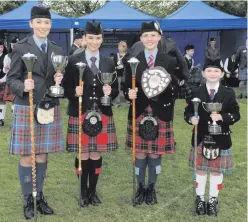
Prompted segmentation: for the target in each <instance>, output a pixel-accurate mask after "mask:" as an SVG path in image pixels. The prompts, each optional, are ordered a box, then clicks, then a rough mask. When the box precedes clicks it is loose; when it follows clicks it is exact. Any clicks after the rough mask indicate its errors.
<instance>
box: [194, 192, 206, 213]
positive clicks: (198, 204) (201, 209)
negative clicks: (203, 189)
mask: <svg viewBox="0 0 248 222" xmlns="http://www.w3.org/2000/svg"><path fill="white" fill-rule="evenodd" d="M195 212H196V214H197V215H205V214H206V204H205V201H202V200H201V197H200V196H196V200H195Z"/></svg>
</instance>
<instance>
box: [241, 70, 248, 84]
mask: <svg viewBox="0 0 248 222" xmlns="http://www.w3.org/2000/svg"><path fill="white" fill-rule="evenodd" d="M247 70H248V69H247V67H245V68H243V69H239V80H240V81H246V80H247V73H248V71H247Z"/></svg>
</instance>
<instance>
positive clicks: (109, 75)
mask: <svg viewBox="0 0 248 222" xmlns="http://www.w3.org/2000/svg"><path fill="white" fill-rule="evenodd" d="M114 75H116V76H115V79H114V80H113V76H114ZM97 77H98V79H99V81H100V82H101V83H102V84H103V85H105V86H108V85H111V84H112V83H113V82H114V81H115V80H116V78H117V73H116V72H102V73H98V74H97ZM101 103H102V105H103V106H110V105H111V98H110V97H109V96H108V95H104V96H103V97H102V98H101Z"/></svg>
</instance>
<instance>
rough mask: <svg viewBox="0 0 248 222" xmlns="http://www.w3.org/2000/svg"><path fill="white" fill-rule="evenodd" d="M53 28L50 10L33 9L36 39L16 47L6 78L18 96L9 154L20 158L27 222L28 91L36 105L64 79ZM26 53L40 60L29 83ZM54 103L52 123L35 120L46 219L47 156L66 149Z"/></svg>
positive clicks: (30, 205)
mask: <svg viewBox="0 0 248 222" xmlns="http://www.w3.org/2000/svg"><path fill="white" fill-rule="evenodd" d="M51 25H52V22H51V14H50V12H49V9H47V8H43V7H36V6H35V7H33V8H32V10H31V19H30V27H31V28H32V29H33V36H30V37H27V38H25V39H23V40H21V41H19V42H18V43H16V45H15V47H14V49H13V52H12V58H11V65H10V70H9V72H8V74H7V84H8V87H9V89H10V90H11V92H12V93H13V94H14V95H15V99H14V102H13V103H14V112H13V120H12V128H11V138H10V148H9V153H10V154H16V155H20V156H21V160H20V162H19V165H18V172H19V179H20V184H21V188H22V193H23V197H24V217H25V218H26V219H31V218H32V217H34V204H33V201H34V199H33V196H32V191H33V183H32V158H31V138H30V130H31V129H30V120H29V96H28V95H29V91H30V90H33V97H34V101H33V102H34V105H35V104H36V103H37V102H38V101H40V100H41V99H42V98H43V96H44V95H45V94H46V90H47V89H48V88H50V86H53V85H55V83H58V84H60V83H61V80H62V77H63V76H62V74H61V73H55V70H54V68H53V65H52V62H51V59H50V58H51V53H52V52H54V53H56V54H61V53H62V50H61V48H60V47H58V46H57V45H56V44H55V43H54V42H51V41H49V40H48V39H47V36H48V34H49V33H50V29H51ZM27 53H31V54H34V55H36V56H37V60H36V61H35V63H34V67H33V71H32V74H33V77H32V79H28V71H27V69H26V66H25V64H24V62H23V60H22V56H23V55H24V54H27ZM54 103H55V104H56V105H55V107H54V110H55V111H54V121H53V122H52V123H49V124H46V125H41V124H39V123H38V122H37V121H36V120H34V142H35V153H36V157H35V160H36V188H37V197H36V199H37V210H38V211H39V213H41V214H45V215H51V214H54V211H53V210H52V208H51V207H49V206H48V203H47V201H46V199H45V198H44V195H43V192H42V190H43V184H44V179H45V175H46V169H47V155H48V153H55V152H59V151H63V148H64V147H63V146H64V145H63V135H62V129H63V127H62V120H61V115H60V107H59V100H58V99H55V98H54Z"/></svg>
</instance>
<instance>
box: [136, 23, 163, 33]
mask: <svg viewBox="0 0 248 222" xmlns="http://www.w3.org/2000/svg"><path fill="white" fill-rule="evenodd" d="M154 31H155V32H158V33H159V34H160V35H161V29H160V25H159V23H158V22H157V21H151V22H143V23H142V25H141V30H140V34H141V35H142V34H143V33H144V32H154Z"/></svg>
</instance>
